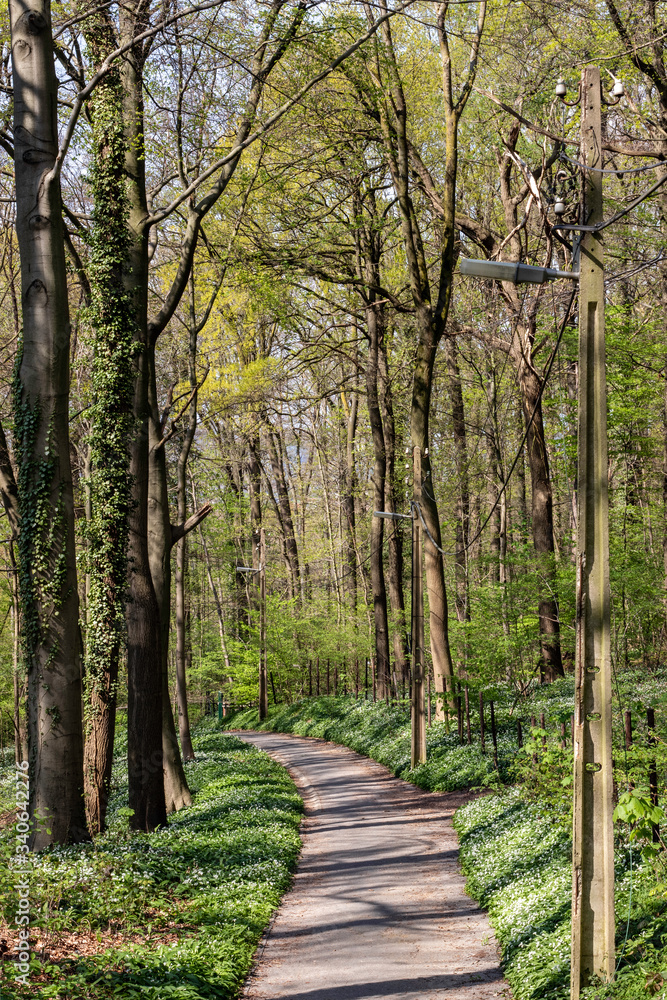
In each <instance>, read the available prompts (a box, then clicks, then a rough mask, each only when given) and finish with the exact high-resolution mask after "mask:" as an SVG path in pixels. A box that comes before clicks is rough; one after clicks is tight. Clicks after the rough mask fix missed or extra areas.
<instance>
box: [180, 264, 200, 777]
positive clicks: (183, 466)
mask: <svg viewBox="0 0 667 1000" xmlns="http://www.w3.org/2000/svg"><path fill="white" fill-rule="evenodd" d="M189 286H190V302H189V307H190V329H189V343H188V374H189V380H190V390H191V392H192V400H191V402H190V408H189V409H190V413H189V418H188V423H187V427H186V429H185V432H184V434H183V441H182V444H181V450H180V452H179V455H178V468H177V474H176V485H177V496H178V520H179V523H181V524H185V521H186V515H187V484H186V474H187V468H188V458H189V457H190V449H191V447H192V442H193V440H194V436H195V431H196V430H197V372H196V368H195V365H196V361H197V322H196V316H195V298H194V294H195V290H194V280H193V278H192V275H191V276H190V282H189ZM186 539H187V535H185V534H184V535H183V537H182V538H179V540H178V541H177V543H176V690H177V692H178V728H179V732H180V736H181V748H182V750H183V758H184V759H185V760H194V759H195V751H194V747H193V746H192V737H191V735H190V717H189V714H188V691H187V679H186V640H187V630H186V608H185V574H186V565H187V563H186V561H187V552H186Z"/></svg>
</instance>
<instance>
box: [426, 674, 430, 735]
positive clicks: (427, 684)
mask: <svg viewBox="0 0 667 1000" xmlns="http://www.w3.org/2000/svg"><path fill="white" fill-rule="evenodd" d="M426 712H427V715H428V718H427V721H426V725H427V726H428V728H429V729H430V728H431V675H430V674H429V675H428V679H427V681H426Z"/></svg>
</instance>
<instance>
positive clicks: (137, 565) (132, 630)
mask: <svg viewBox="0 0 667 1000" xmlns="http://www.w3.org/2000/svg"><path fill="white" fill-rule="evenodd" d="M140 16H142V15H141V14H140V12H139V9H138V7H135V6H133V5H130V6H128V7H125V8H123V9H122V11H121V14H120V21H121V40H122V41H130V40H132V39H133V38H134V37H135V34H136V32H137V31H138V30H140ZM122 82H123V105H124V106H123V116H124V122H125V128H126V137H127V153H126V176H127V189H128V199H129V203H130V204H129V211H130V217H129V222H130V232H131V245H130V255H129V257H130V260H129V264H130V266H129V267H128V272H127V274H126V287H127V290H128V293H129V294H130V295H131V296H132V301H133V305H134V310H135V321H136V327H137V341H138V342H139V344H140V349H139V351H138V353H137V356H136V382H135V394H134V418H135V428H136V429H135V436H134V440H133V441H132V446H131V461H130V473H131V475H132V482H133V501H134V504H133V508H132V511H131V515H130V536H129V546H128V555H129V560H128V569H129V579H128V605H127V632H128V642H127V673H128V710H127V711H128V720H127V722H128V744H127V753H128V773H129V806H130V808H131V809H132V810H133V816H132V819H131V824H132V826H133V827H134V828H135V829H138V830H154V829H155V828H156V827H158V826H161V825H163V824H164V823H166V804H165V794H164V782H163V759H164V758H163V752H162V708H161V706H162V646H163V638H162V635H161V630H160V609H159V606H158V601H157V597H156V594H155V588H154V585H153V579H152V576H151V570H150V563H149V554H148V494H149V454H148V448H149V423H150V419H151V412H150V405H149V397H148V389H149V384H150V381H151V360H152V359H151V358H150V357H149V351H150V347H151V345H150V342H149V338H148V329H147V296H148V232H147V231H146V229H145V226H144V220H145V219H146V217H147V215H148V210H147V204H146V182H145V157H144V132H143V115H144V108H143V89H142V88H143V51H142V48H141V46H140V45H135V46H134V47H133V48H132V49H130V50H128V52H127V53H126V55H125V58H124V61H123V69H122Z"/></svg>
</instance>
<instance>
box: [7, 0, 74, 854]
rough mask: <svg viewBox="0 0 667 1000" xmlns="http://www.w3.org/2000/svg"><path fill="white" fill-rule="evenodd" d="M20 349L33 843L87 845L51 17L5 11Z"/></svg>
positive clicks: (32, 8) (26, 8)
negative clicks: (11, 106)
mask: <svg viewBox="0 0 667 1000" xmlns="http://www.w3.org/2000/svg"><path fill="white" fill-rule="evenodd" d="M9 13H10V19H11V34H12V72H13V80H12V82H13V88H14V91H13V98H14V143H15V147H14V159H15V165H16V233H17V237H18V244H19V250H20V256H21V301H22V313H23V315H22V320H23V340H22V343H21V345H20V351H19V355H18V358H17V368H16V376H15V380H14V393H13V397H14V398H13V404H14V422H15V431H14V434H15V438H14V439H15V446H16V457H17V464H18V468H19V471H20V479H19V506H20V515H21V529H20V535H19V543H18V544H19V584H20V592H21V607H22V615H23V620H22V621H23V624H22V632H23V640H24V648H25V656H26V662H27V670H28V742H29V759H30V815H31V820H32V822H33V824H34V825H33V829H32V834H31V844H32V847H33V849H34V850H39V849H40V848H42V847H45V846H46V845H47V844H53V843H60V844H63V843H68V842H72V841H81V840H86V839H88V831H87V828H86V817H85V808H84V797H83V729H82V713H81V636H80V632H79V598H78V590H77V577H76V552H75V543H74V504H73V495H72V473H71V467H70V452H69V413H68V403H69V349H70V322H69V306H68V298H67V277H66V270H65V253H64V234H63V226H62V204H61V196H60V182H59V175H58V173H57V172H56V171H55V169H54V168H55V163H56V154H57V150H58V127H57V108H58V86H57V81H56V74H55V71H54V65H53V38H52V33H51V15H50V9H49V6H48V5H46V4H42V3H34V0H30V2H26V3H20V4H19V3H16V2H14V0H10V4H9Z"/></svg>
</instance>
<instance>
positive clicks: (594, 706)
mask: <svg viewBox="0 0 667 1000" xmlns="http://www.w3.org/2000/svg"><path fill="white" fill-rule="evenodd" d="M580 156H581V159H582V161H583V163H584V164H585V166H584V168H582V185H583V209H584V211H583V216H584V217H583V220H582V221H583V223H584V224H586V225H588V226H595V225H596V224H598V223H600V222H602V210H603V205H602V177H603V175H602V173H601V172H600V168H602V167H603V162H602V128H601V83H600V71H599V69H598V68H597V67H594V66H586V67H585V68H584V70H583V72H582V79H581V154H580ZM589 168H590V169H589ZM579 274H580V278H579V415H578V456H577V476H578V481H577V504H578V519H577V560H576V568H577V589H576V625H577V638H576V670H575V718H574V735H575V740H574V808H573V838H572V868H573V878H572V960H571V966H570V967H571V979H570V997H571V1000H579V995H580V991H581V989H582V988H583V987H584V986H586V985H587V984H588V983H589V982H590V980H591V978H592V977H593V976H599V977H600V979H602V980H603V981H606V982H609V981H610V980H611V979H612V977H613V975H614V960H615V955H614V931H615V921H614V838H613V827H612V812H613V802H612V791H613V774H612V759H611V659H610V621H611V616H610V591H609V517H608V495H607V481H608V480H607V477H608V468H607V387H606V372H605V362H606V359H605V336H604V253H603V242H602V234H601V233H595V232H584V233H583V234H582V241H581V249H580V252H579Z"/></svg>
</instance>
